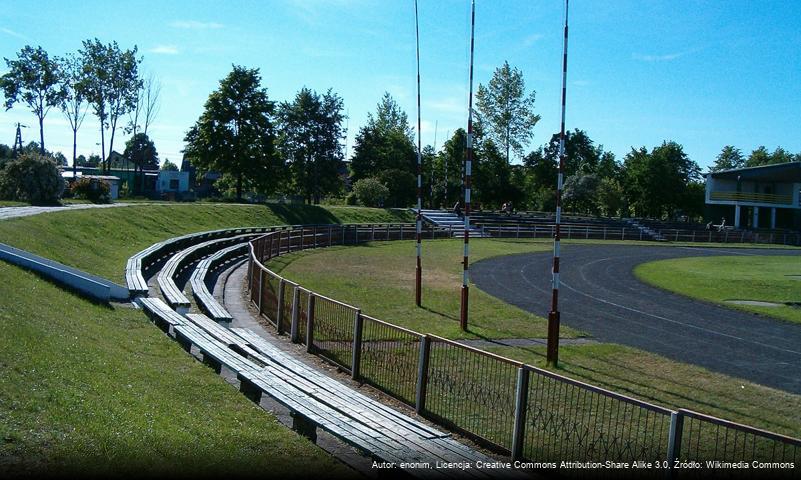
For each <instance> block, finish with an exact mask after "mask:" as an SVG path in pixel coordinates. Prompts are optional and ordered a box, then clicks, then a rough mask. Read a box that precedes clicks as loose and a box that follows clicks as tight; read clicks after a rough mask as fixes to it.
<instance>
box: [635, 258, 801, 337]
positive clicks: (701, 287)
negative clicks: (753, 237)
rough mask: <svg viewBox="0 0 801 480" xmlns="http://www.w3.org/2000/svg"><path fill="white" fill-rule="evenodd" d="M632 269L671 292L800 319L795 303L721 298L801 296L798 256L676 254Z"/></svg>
mask: <svg viewBox="0 0 801 480" xmlns="http://www.w3.org/2000/svg"><path fill="white" fill-rule="evenodd" d="M634 273H635V275H636V276H637V278H639V279H640V280H642V281H644V282H646V283H649V284H651V285H654V286H656V287H660V288H664V289H666V290H670V291H672V292H675V293H679V294H682V295H686V296H689V297H692V298H697V299H699V300H705V301H708V302H712V303H716V304H720V305H722V306H725V307H728V308H736V309H738V310H744V311H748V312H753V313H758V314H761V315H766V316H770V317H775V318H780V319H782V320H787V321H790V322H795V323H801V308H800V307H798V306H795V307H794V306H789V305H782V306H780V307H758V306H751V305H736V304H732V303H726V302H725V301H726V300H759V301H765V302H774V303H785V302H801V256H731V257H729V256H720V257H718V256H716V257H694V258H675V259H670V260H658V261H655V262H648V263H644V264H642V265H638V266H637V268H635V270H634ZM793 275H795V277H793Z"/></svg>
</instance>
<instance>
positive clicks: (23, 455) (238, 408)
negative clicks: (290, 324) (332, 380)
mask: <svg viewBox="0 0 801 480" xmlns="http://www.w3.org/2000/svg"><path fill="white" fill-rule="evenodd" d="M0 298H2V299H3V300H2V305H0V477H4V476H5V474H4V473H3V472H7V473H8V474H12V473H13V474H14V475H19V474H20V473H22V472H25V471H28V472H37V473H44V472H49V473H53V474H58V475H59V476H68V475H70V474H77V473H80V474H81V475H82V476H94V475H97V476H102V475H105V474H113V475H114V476H126V475H135V476H150V475H158V476H162V475H165V476H167V475H169V476H180V477H189V476H193V475H202V476H209V475H211V474H222V473H226V474H234V475H237V474H240V475H248V476H254V475H262V474H264V472H270V474H271V475H276V476H279V475H281V474H286V475H287V476H289V477H295V476H300V475H304V474H307V475H309V476H312V475H319V474H324V475H326V476H328V475H330V474H338V475H340V476H343V477H344V476H346V475H347V473H348V470H347V469H346V467H344V466H342V465H341V464H339V463H337V461H336V460H334V459H333V458H332V457H330V456H329V455H327V454H326V453H325V452H323V451H322V450H320V449H319V448H318V447H316V446H315V445H313V444H312V443H311V442H309V441H307V440H306V439H304V438H303V437H301V436H299V435H296V434H295V433H294V432H292V431H291V430H289V429H287V428H286V427H284V426H282V425H281V424H280V423H278V422H277V420H276V419H275V417H274V416H272V415H271V414H269V413H267V412H265V411H264V410H262V409H261V408H258V407H256V406H255V405H254V404H252V403H251V402H250V401H249V400H247V399H246V398H245V397H244V396H242V395H241V394H239V393H238V392H237V390H236V389H235V388H234V387H232V386H231V385H228V384H227V383H226V382H225V381H224V380H223V379H222V378H221V377H219V376H217V375H215V374H214V372H213V371H212V370H210V369H209V368H207V367H205V366H204V365H203V364H201V363H200V362H197V361H196V360H194V359H193V358H192V357H190V356H189V355H187V354H186V353H185V352H184V351H183V350H182V349H181V348H180V347H179V346H178V344H177V343H175V342H173V341H172V340H170V339H168V338H167V337H166V336H165V335H164V334H163V333H162V332H161V331H160V330H158V329H157V328H155V327H154V326H153V325H152V324H151V323H150V322H149V321H148V320H147V318H146V316H145V315H144V314H142V312H141V311H138V310H134V309H129V308H123V307H116V308H111V307H107V306H102V305H97V304H93V303H90V302H87V301H85V300H82V299H80V298H79V297H77V296H75V295H73V294H71V293H68V292H66V291H64V290H62V289H60V288H58V287H56V286H53V285H52V284H50V283H49V282H47V281H44V280H42V279H40V278H39V277H37V276H36V275H34V274H31V273H28V272H26V271H23V270H21V269H19V268H17V267H14V266H11V265H8V264H6V263H3V262H0Z"/></svg>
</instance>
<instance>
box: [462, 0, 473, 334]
mask: <svg viewBox="0 0 801 480" xmlns="http://www.w3.org/2000/svg"><path fill="white" fill-rule="evenodd" d="M475 31H476V2H475V0H471V2H470V89H469V91H470V92H469V96H468V100H467V105H468V106H467V155H466V157H465V167H464V259H463V264H462V304H461V314H460V315H459V326H460V327H461V329H462V330H464V331H466V330H467V317H468V315H467V307H468V296H469V293H470V291H469V287H468V285H467V282H468V269H469V264H470V263H469V260H468V257H469V254H470V250H469V247H470V184H471V176H472V170H473V51H474V46H475Z"/></svg>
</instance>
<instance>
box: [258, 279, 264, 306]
mask: <svg viewBox="0 0 801 480" xmlns="http://www.w3.org/2000/svg"><path fill="white" fill-rule="evenodd" d="M263 298H264V270H262V269H261V268H260V269H259V315H261V314H262V312H264V310H263V309H262V308H261V304H262V303H263V301H262V299H263Z"/></svg>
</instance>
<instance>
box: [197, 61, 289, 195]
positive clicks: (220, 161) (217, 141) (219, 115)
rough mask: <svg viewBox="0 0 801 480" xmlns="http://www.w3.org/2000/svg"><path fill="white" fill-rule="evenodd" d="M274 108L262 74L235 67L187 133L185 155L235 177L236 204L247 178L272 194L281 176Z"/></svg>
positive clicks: (198, 165)
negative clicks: (276, 150) (275, 144)
mask: <svg viewBox="0 0 801 480" xmlns="http://www.w3.org/2000/svg"><path fill="white" fill-rule="evenodd" d="M274 109H275V105H274V103H273V102H272V101H271V100H270V99H269V97H268V96H267V90H266V89H264V88H262V87H261V75H260V74H259V70H258V69H248V68H245V67H241V66H236V65H234V67H233V70H232V71H231V73H229V74H228V75H227V76H226V77H225V78H224V79H223V80H221V81H220V87H219V88H218V89H217V90H215V91H214V92H212V93H211V94H210V95H209V98H208V100H206V104H205V108H204V111H203V113H202V114H201V116H200V118H199V119H198V120H197V122H196V123H195V125H194V126H193V127H192V128H191V129H190V130H189V132H188V133H187V134H186V137H185V138H184V141H185V142H186V149H185V150H184V152H185V153H186V157H187V158H189V159H190V160H191V162H192V164H193V165H195V166H197V167H198V169H200V170H205V171H210V170H213V171H217V172H221V173H223V174H229V175H231V176H233V177H235V179H236V198H237V199H238V200H241V199H242V187H243V184H244V182H245V180H248V181H249V182H252V184H253V185H256V186H258V188H260V189H261V190H262V191H263V192H265V193H272V191H274V189H275V186H276V185H277V184H278V182H279V181H280V179H281V176H282V174H283V172H282V165H281V162H280V159H279V157H278V155H276V154H275V148H274V142H275V130H274V126H273V111H274Z"/></svg>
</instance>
